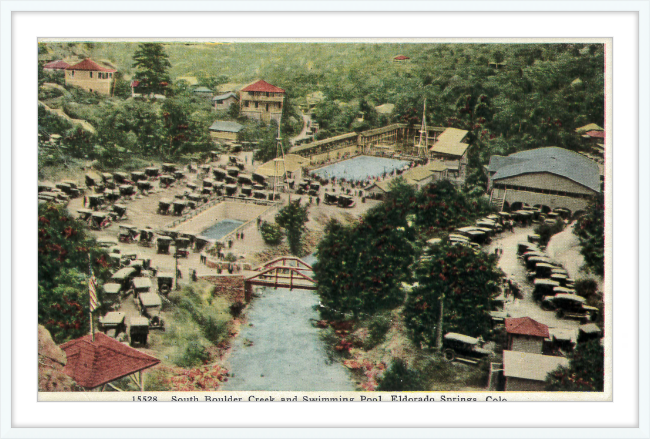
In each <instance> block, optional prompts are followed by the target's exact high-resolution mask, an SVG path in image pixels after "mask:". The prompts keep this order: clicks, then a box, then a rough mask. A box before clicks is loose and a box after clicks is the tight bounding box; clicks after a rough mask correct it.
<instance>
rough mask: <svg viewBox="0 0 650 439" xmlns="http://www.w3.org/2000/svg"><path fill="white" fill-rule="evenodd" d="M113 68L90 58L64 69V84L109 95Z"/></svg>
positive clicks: (111, 88) (111, 87)
mask: <svg viewBox="0 0 650 439" xmlns="http://www.w3.org/2000/svg"><path fill="white" fill-rule="evenodd" d="M115 72H117V70H115V69H111V68H108V67H104V66H101V65H99V64H97V63H96V62H95V61H93V60H92V59H90V58H86V59H84V60H83V61H81V62H78V63H77V64H74V65H72V66H68V67H66V69H65V83H66V85H74V86H76V87H81V88H83V89H85V90H88V91H91V92H93V91H94V92H97V93H101V94H105V95H110V94H111V92H112V90H113V74H114V73H115Z"/></svg>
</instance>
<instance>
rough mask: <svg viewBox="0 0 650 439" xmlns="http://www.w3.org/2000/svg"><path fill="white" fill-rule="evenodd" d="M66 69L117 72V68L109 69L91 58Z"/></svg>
mask: <svg viewBox="0 0 650 439" xmlns="http://www.w3.org/2000/svg"><path fill="white" fill-rule="evenodd" d="M66 70H92V71H94V72H117V70H115V69H107V68H106V67H102V66H100V65H99V64H97V63H96V62H95V61H93V60H92V59H90V58H86V59H84V60H83V61H81V62H80V63H77V64H75V65H73V66H68V67H67V68H66Z"/></svg>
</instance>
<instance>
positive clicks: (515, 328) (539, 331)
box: [506, 317, 549, 338]
mask: <svg viewBox="0 0 650 439" xmlns="http://www.w3.org/2000/svg"><path fill="white" fill-rule="evenodd" d="M506 332H507V333H508V334H519V335H530V336H533V337H542V338H548V337H549V335H548V326H546V325H544V324H543V323H539V322H537V321H535V320H533V319H531V318H530V317H520V318H516V319H515V318H509V319H506Z"/></svg>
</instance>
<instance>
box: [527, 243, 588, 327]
mask: <svg viewBox="0 0 650 439" xmlns="http://www.w3.org/2000/svg"><path fill="white" fill-rule="evenodd" d="M533 240H534V239H533ZM517 253H518V255H519V257H520V258H521V261H522V263H523V264H524V265H525V266H526V270H527V276H528V279H530V280H531V281H532V282H533V285H534V289H533V299H534V300H536V301H537V302H539V303H540V305H541V307H542V309H545V310H547V311H556V313H557V317H558V318H571V319H577V320H580V321H581V322H583V323H586V322H589V321H592V320H595V319H596V318H597V316H598V308H596V307H593V306H589V305H587V300H586V299H585V298H584V297H582V296H579V295H578V294H576V290H575V282H574V280H573V279H571V278H570V277H569V273H568V272H567V271H566V269H564V267H563V266H562V265H561V264H559V263H557V262H554V261H553V260H551V259H550V258H549V257H548V256H547V255H546V254H545V253H544V252H542V251H541V250H540V248H539V247H538V245H537V244H536V243H535V242H530V241H528V242H521V243H519V244H518V248H517Z"/></svg>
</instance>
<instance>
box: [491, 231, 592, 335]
mask: <svg viewBox="0 0 650 439" xmlns="http://www.w3.org/2000/svg"><path fill="white" fill-rule="evenodd" d="M531 233H534V232H533V227H515V233H510V232H508V231H504V232H503V233H501V234H500V235H498V236H495V237H494V238H493V240H492V243H491V244H490V245H488V246H486V247H485V251H487V252H489V253H494V249H495V248H502V249H503V255H501V257H500V259H499V268H501V269H502V270H503V272H504V273H505V274H506V275H507V276H508V278H509V279H511V280H512V281H513V282H516V283H517V284H518V285H519V286H520V287H521V292H522V294H523V296H524V297H523V299H518V300H515V301H510V302H506V305H505V311H506V312H507V313H508V314H509V315H510V317H515V318H516V317H530V318H532V319H534V320H536V321H538V322H540V323H543V324H545V325H548V327H549V328H557V329H560V330H567V331H570V332H572V333H574V332H575V331H576V330H577V328H578V326H580V322H579V321H577V320H565V319H558V318H557V317H556V315H555V312H554V311H544V310H543V309H542V308H541V307H540V306H539V304H538V303H537V302H535V301H534V300H533V285H532V283H531V282H530V281H529V280H528V279H527V278H526V268H525V266H524V264H523V263H522V261H521V260H520V259H519V258H518V257H517V244H518V243H519V242H521V241H527V237H528V235H529V234H531ZM551 259H553V258H552V257H551Z"/></svg>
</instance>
